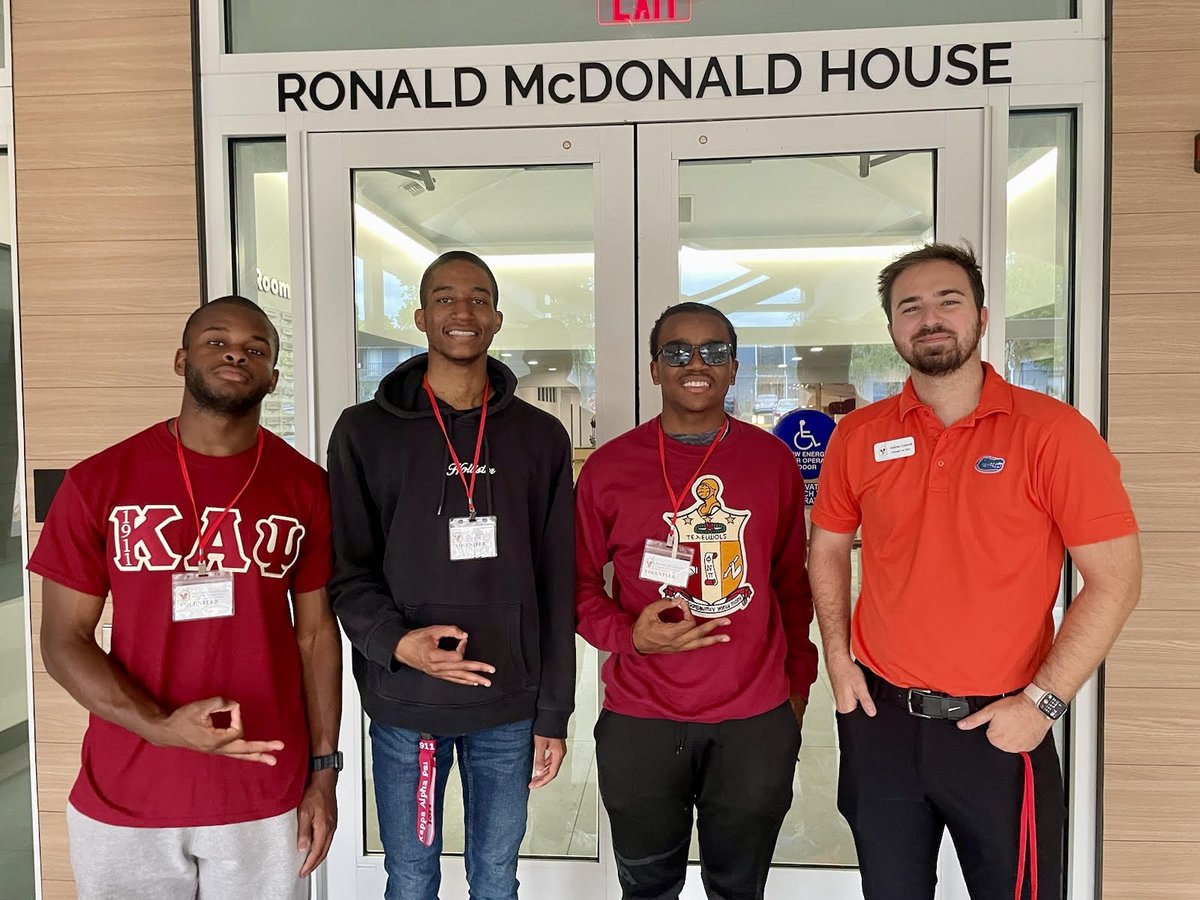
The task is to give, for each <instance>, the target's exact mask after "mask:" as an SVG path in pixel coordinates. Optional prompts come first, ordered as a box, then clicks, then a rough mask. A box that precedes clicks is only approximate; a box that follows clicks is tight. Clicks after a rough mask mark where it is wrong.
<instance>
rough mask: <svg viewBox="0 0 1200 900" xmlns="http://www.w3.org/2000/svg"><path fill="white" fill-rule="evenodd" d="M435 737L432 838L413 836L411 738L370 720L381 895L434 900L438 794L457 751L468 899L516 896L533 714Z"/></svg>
mask: <svg viewBox="0 0 1200 900" xmlns="http://www.w3.org/2000/svg"><path fill="white" fill-rule="evenodd" d="M435 737H437V738H438V742H437V782H436V785H437V796H436V798H435V807H434V808H435V810H436V820H435V821H436V827H435V829H434V835H433V845H432V846H429V847H426V846H424V845H423V844H422V843H421V842H420V841H419V840H417V803H416V797H417V758H418V752H419V748H418V746H417V744H418V741H419V740H420V738H421V735H420V734H419V733H418V732H416V731H409V730H408V729H407V728H393V727H390V726H388V725H379V724H377V723H374V722H372V723H371V755H372V758H373V761H374V773H375V802H376V805H377V806H378V808H379V836H380V838H381V839H382V841H383V851H384V860H383V866H384V869H385V870H386V871H387V876H388V880H387V889H386V891H385V892H384V900H437V896H438V887H439V886H440V885H441V881H442V870H441V860H440V857H441V854H442V801H443V798H444V797H445V794H446V790H445V789H446V779H447V778H448V777H449V775H450V767H451V766H452V765H453V764H454V756H455V755H457V757H458V767H459V777H460V778H461V779H462V789H463V806H464V807H465V809H464V817H465V820H466V823H465V824H466V847H465V853H464V856H465V857H466V864H467V884H468V885H469V886H470V891H471V900H517V852H518V850H519V849H520V847H521V839H522V838H524V837H525V820H526V814H527V810H528V804H529V779H530V778H531V776H532V769H533V720H532V719H527V720H525V721H524V722H514V723H513V724H511V725H500V726H498V727H496V728H488V729H485V730H484V731H476V732H474V733H473V734H464V735H459V736H456V737H441V736H438V735H435Z"/></svg>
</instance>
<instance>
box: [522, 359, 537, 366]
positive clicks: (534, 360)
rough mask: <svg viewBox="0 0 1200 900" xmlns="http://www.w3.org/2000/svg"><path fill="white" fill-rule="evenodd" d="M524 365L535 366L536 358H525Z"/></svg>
mask: <svg viewBox="0 0 1200 900" xmlns="http://www.w3.org/2000/svg"><path fill="white" fill-rule="evenodd" d="M525 365H527V366H536V365H537V360H536V359H527V360H525Z"/></svg>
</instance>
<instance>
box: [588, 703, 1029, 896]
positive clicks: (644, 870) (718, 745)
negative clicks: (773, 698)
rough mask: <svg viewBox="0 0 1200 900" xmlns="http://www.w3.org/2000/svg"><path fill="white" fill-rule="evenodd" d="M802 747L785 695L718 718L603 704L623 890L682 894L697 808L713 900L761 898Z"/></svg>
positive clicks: (608, 786)
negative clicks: (764, 707)
mask: <svg viewBox="0 0 1200 900" xmlns="http://www.w3.org/2000/svg"><path fill="white" fill-rule="evenodd" d="M799 752H800V728H799V726H797V724H796V719H795V717H794V716H793V715H792V709H791V706H790V705H789V704H788V703H784V704H783V705H782V706H780V707H777V708H776V709H773V710H771V711H770V712H767V713H763V714H762V715H759V716H754V717H752V718H749V719H733V720H730V721H726V722H719V723H716V724H712V725H704V724H695V723H688V722H672V721H669V720H665V719H636V718H633V717H631V716H622V715H618V714H616V713H612V712H609V711H608V710H605V711H604V712H602V713H601V714H600V719H599V721H598V722H597V723H596V764H597V769H598V773H599V779H600V797H601V799H602V800H603V801H604V808H605V809H606V810H607V811H608V818H609V821H610V823H611V826H612V839H613V849H614V851H615V855H616V858H617V875H618V877H619V878H620V881H621V890H622V896H624V897H625V898H629V900H633V898H637V900H674V898H676V897H678V896H679V892H680V890H682V888H683V882H684V878H685V876H686V874H687V861H688V847H689V845H690V843H691V837H692V810H693V808H694V809H695V815H696V830H697V832H698V837H699V843H700V872H701V876H702V878H703V881H704V889H705V891H706V892H707V894H708V897H709V898H710V900H761V898H762V896H763V891H764V889H765V886H766V882H767V874H768V872H769V871H770V868H771V856H772V854H773V853H774V852H775V841H776V839H777V838H778V837H779V828H780V826H781V825H782V824H783V817H784V816H785V815H787V811H788V809H789V808H790V807H791V805H792V777H793V774H794V773H795V769H796V758H797V755H798V754H799ZM1010 900H1011V898H1010Z"/></svg>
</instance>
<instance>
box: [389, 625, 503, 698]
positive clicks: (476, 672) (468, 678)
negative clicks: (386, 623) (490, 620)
mask: <svg viewBox="0 0 1200 900" xmlns="http://www.w3.org/2000/svg"><path fill="white" fill-rule="evenodd" d="M446 638H449V639H450V640H452V641H454V642H455V645H454V649H453V650H439V649H438V644H439V642H440V641H442V640H444V639H446ZM447 643H449V641H447ZM466 649H467V633H466V632H465V631H463V630H462V629H461V628H457V627H455V626H454V625H429V626H427V627H425V628H415V629H413V630H412V631H410V632H409V633H408V634H406V635H404V637H402V638H400V642H399V643H398V644H396V650H395V654H394V655H395V657H396V659H398V660H399V661H400V662H402V663H404V665H406V666H409V667H410V668H413V669H417V670H418V671H420V672H424V673H425V674H426V675H430V676H432V677H434V678H441V679H442V680H443V681H453V682H454V683H455V684H469V685H476V686H482V687H491V686H492V683H491V681H489V680H488V679H487V678H486V677H484V676H485V674H486V675H490V674H492V673H494V672H495V671H496V667H495V666H490V665H488V664H487V663H485V662H476V661H475V660H471V659H464V658H463V654H464V653H465V652H466Z"/></svg>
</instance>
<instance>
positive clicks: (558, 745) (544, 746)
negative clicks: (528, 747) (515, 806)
mask: <svg viewBox="0 0 1200 900" xmlns="http://www.w3.org/2000/svg"><path fill="white" fill-rule="evenodd" d="M566 755H567V742H566V741H564V740H563V739H562V738H548V737H541V736H540V735H536V734H535V735H534V736H533V780H532V781H531V782H529V787H530V788H540V787H542V786H543V785H547V784H549V783H550V782H552V781H553V780H554V776H555V775H557V774H558V770H559V768H561V767H562V762H563V759H564V758H565V757H566Z"/></svg>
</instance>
